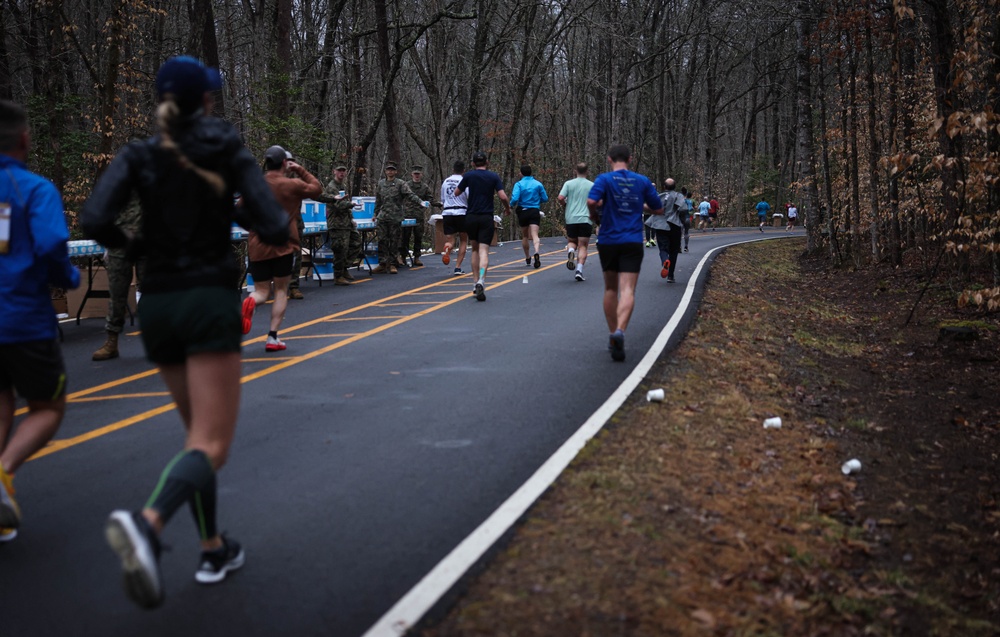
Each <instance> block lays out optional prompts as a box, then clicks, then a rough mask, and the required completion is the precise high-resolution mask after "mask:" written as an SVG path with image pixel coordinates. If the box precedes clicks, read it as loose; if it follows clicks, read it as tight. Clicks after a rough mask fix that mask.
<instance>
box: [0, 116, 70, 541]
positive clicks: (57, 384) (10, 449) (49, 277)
mask: <svg viewBox="0 0 1000 637" xmlns="http://www.w3.org/2000/svg"><path fill="white" fill-rule="evenodd" d="M30 145H31V134H30V130H29V128H28V116H27V114H26V113H25V111H24V109H23V108H21V107H20V106H19V105H17V104H14V103H13V102H8V101H6V100H0V299H3V305H2V309H0V541H9V540H12V539H14V537H15V536H16V535H17V527H18V526H20V523H21V511H20V509H19V508H18V506H17V502H16V501H15V500H14V486H13V477H14V472H15V471H17V470H18V468H19V467H20V466H21V464H22V463H23V462H24V461H25V460H27V459H28V458H30V457H31V456H32V454H34V453H35V452H36V451H38V450H39V449H41V448H42V447H44V446H45V445H46V443H48V441H49V440H51V439H52V436H54V435H55V433H56V430H57V429H58V428H59V423H60V422H62V418H63V413H64V412H65V410H66V367H65V366H64V365H63V358H62V352H61V351H60V348H59V341H58V339H57V337H58V332H59V325H58V323H57V322H56V314H55V310H53V308H52V294H51V292H50V291H49V286H50V285H53V286H56V287H61V288H75V287H77V286H78V285H80V273H79V272H78V271H77V269H76V268H74V267H73V266H72V264H70V262H69V252H68V251H67V247H66V241H67V240H68V239H69V233H68V232H67V231H66V219H65V217H64V216H63V207H62V199H61V198H60V196H59V191H58V190H56V187H55V186H54V185H52V183H51V182H50V181H48V180H47V179H44V178H42V177H39V176H38V175H36V174H34V173H32V172H30V171H29V170H28V168H27V167H26V166H25V162H26V161H27V159H28V149H29V147H30ZM15 392H16V394H17V395H18V396H20V397H21V398H24V399H25V400H26V401H27V403H28V416H27V417H26V418H25V419H24V420H22V421H21V423H20V424H19V425H18V427H17V429H16V430H13V435H11V433H12V429H13V427H14V401H15Z"/></svg>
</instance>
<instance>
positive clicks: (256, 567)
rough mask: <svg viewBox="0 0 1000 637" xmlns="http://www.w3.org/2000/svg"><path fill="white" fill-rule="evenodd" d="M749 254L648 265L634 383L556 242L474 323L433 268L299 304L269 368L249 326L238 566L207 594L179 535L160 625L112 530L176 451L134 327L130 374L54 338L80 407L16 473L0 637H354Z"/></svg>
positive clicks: (231, 510)
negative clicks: (19, 520) (711, 273)
mask: <svg viewBox="0 0 1000 637" xmlns="http://www.w3.org/2000/svg"><path fill="white" fill-rule="evenodd" d="M777 234H778V231H773V230H771V231H769V232H768V236H775V235H777ZM781 234H782V235H784V233H783V232H781ZM757 238H761V237H760V234H759V233H758V232H757V231H756V230H753V231H746V232H722V231H720V232H717V233H712V232H709V233H704V234H702V233H693V234H692V238H691V252H690V253H687V254H681V255H680V259H679V264H678V270H677V280H678V282H677V283H676V284H672V285H671V284H667V283H666V282H665V281H664V280H663V279H661V278H660V276H659V270H660V267H659V264H658V257H657V251H656V250H655V249H647V250H646V259H645V261H644V263H643V271H642V273H641V275H640V279H639V286H638V290H637V300H636V308H635V313H634V315H633V319H632V324H631V326H630V327H629V329H628V332H627V341H626V351H627V354H628V357H627V359H626V361H625V362H624V363H614V362H612V361H611V358H610V356H609V353H608V351H607V326H606V324H605V321H604V316H603V313H602V310H601V298H602V277H601V273H600V265H599V262H598V258H597V255H596V252H595V253H593V257H592V260H590V261H589V262H588V264H587V267H586V276H587V281H586V282H582V283H581V282H576V281H574V279H573V273H572V272H571V271H569V270H567V269H566V267H565V257H564V252H563V250H564V245H565V243H564V241H563V240H562V239H558V238H549V239H545V240H543V250H542V252H543V255H542V268H541V269H538V270H535V269H534V268H530V267H525V264H524V259H523V253H522V252H521V248H520V243H519V242H516V243H506V244H504V245H503V246H501V247H496V248H494V249H493V252H492V254H491V269H490V272H489V274H488V277H487V283H488V285H487V291H486V294H487V301H486V302H485V303H479V302H477V301H476V300H475V299H474V298H473V296H472V294H471V292H472V285H473V280H472V279H471V277H470V276H469V275H465V276H462V277H452V276H450V273H451V271H452V268H453V266H454V263H453V264H452V266H444V265H442V264H441V262H440V258H439V257H438V256H437V255H427V256H425V257H423V260H424V263H425V266H424V267H422V268H415V269H413V270H407V269H401V272H400V274H398V275H395V276H393V275H380V276H376V277H375V278H374V279H371V280H369V278H368V275H367V273H364V274H361V275H359V278H358V280H359V282H358V283H356V284H354V285H352V286H351V287H347V288H345V287H335V286H333V285H332V282H331V284H327V283H324V285H323V286H322V287H319V286H318V283H317V282H315V281H305V282H304V283H303V292H304V293H305V296H306V298H305V300H302V301H291V302H290V305H289V309H288V312H287V314H286V317H285V323H284V327H283V329H282V331H281V337H282V338H283V339H284V340H285V342H286V343H287V344H288V350H287V351H286V352H281V353H280V354H277V355H276V354H266V353H265V352H264V345H263V339H264V337H265V336H266V329H267V320H268V315H269V306H264V307H262V308H259V309H258V313H257V317H256V319H255V322H254V329H253V331H252V332H251V333H250V334H249V335H248V336H247V337H246V341H245V346H244V350H243V356H244V367H243V374H244V386H243V396H242V401H241V413H240V421H239V426H238V429H237V434H236V440H235V442H234V444H233V447H232V449H231V453H230V459H229V463H228V465H227V466H226V467H225V468H224V469H223V470H222V472H221V473H220V475H219V485H220V493H219V520H220V527H221V528H222V529H224V530H226V531H228V532H230V533H231V534H232V536H233V537H235V538H237V539H238V540H239V541H241V542H242V543H243V544H244V546H245V548H246V551H247V564H246V566H245V567H244V568H243V569H242V570H240V571H237V572H235V573H232V574H231V575H230V577H229V578H227V579H226V581H225V582H223V583H221V584H218V585H215V586H205V585H200V584H198V583H196V582H195V581H194V577H193V576H194V570H195V568H196V567H197V561H198V544H197V534H196V531H195V528H194V524H193V523H192V520H191V518H190V515H189V514H188V512H187V511H186V510H181V511H179V512H178V513H177V515H176V516H175V517H174V519H173V520H172V521H171V523H170V525H169V526H168V528H167V529H166V531H165V533H164V536H163V539H164V541H165V543H166V544H168V545H170V546H171V547H172V550H170V551H169V552H167V553H165V554H164V555H163V558H162V560H161V565H162V568H163V571H164V579H165V585H166V590H167V599H166V603H165V604H164V606H163V607H161V608H160V609H158V610H156V611H142V610H139V609H138V608H136V607H134V606H133V605H132V604H131V602H129V601H128V600H127V598H126V597H125V595H124V593H123V592H122V590H121V586H120V573H119V563H118V561H117V558H116V557H115V556H114V555H113V554H112V552H111V551H110V549H109V548H108V547H107V546H106V544H105V542H104V539H103V526H104V521H105V519H106V518H107V515H108V513H109V512H110V511H112V510H113V509H116V508H128V509H135V508H139V507H141V505H142V504H143V503H144V502H145V500H146V498H147V497H148V495H149V493H150V491H151V490H152V488H153V486H154V485H155V483H156V480H157V479H158V477H159V473H160V471H161V470H162V468H163V467H164V466H165V464H166V463H167V462H168V461H169V460H170V458H172V457H173V456H174V455H175V454H176V453H177V452H178V450H179V449H180V448H181V446H182V444H183V428H182V426H181V425H180V420H179V417H178V414H177V412H176V410H174V409H173V408H172V407H171V406H170V405H171V401H170V398H169V396H168V395H167V394H166V389H165V386H164V384H163V382H162V381H161V380H160V379H159V377H158V376H157V375H156V374H155V372H154V371H153V370H152V367H151V366H150V364H149V363H147V362H146V360H145V358H144V357H143V353H142V345H141V341H140V337H139V336H138V327H137V326H136V327H131V328H130V327H128V326H126V334H127V335H126V336H124V337H123V339H122V346H121V349H122V356H121V358H119V359H117V360H113V361H108V362H102V363H95V362H92V361H91V360H90V355H91V353H92V352H93V351H94V350H95V349H96V348H97V347H98V346H99V345H100V344H101V343H102V342H103V340H102V338H103V320H101V319H89V320H85V321H83V323H82V324H81V325H79V326H77V325H75V324H73V323H65V324H64V325H63V331H64V334H65V341H64V356H65V359H66V364H67V368H68V372H69V392H70V398H71V404H70V405H69V406H68V408H67V415H66V418H65V420H64V422H63V425H62V428H61V429H60V431H59V433H58V434H57V436H56V440H55V441H54V443H53V444H52V445H50V447H49V448H47V449H46V450H45V452H44V454H45V455H43V456H42V457H36V459H33V460H32V461H30V462H29V463H27V464H26V465H25V466H24V467H22V469H21V470H20V471H19V472H18V476H17V481H16V486H17V489H18V499H19V501H20V503H21V506H22V509H23V514H24V519H23V525H22V528H21V530H20V535H19V537H18V538H17V539H16V540H15V541H13V542H10V543H7V544H0V635H3V637H35V636H43V635H44V636H48V635H60V636H70V635H134V634H138V635H144V636H157V635H182V634H183V635H276V634H278V635H336V636H351V637H353V636H355V635H362V634H363V633H364V632H365V631H366V630H367V629H368V627H369V626H371V625H372V624H373V623H374V622H375V621H376V620H378V619H379V617H381V616H382V614H384V613H385V612H386V611H387V610H388V609H389V608H390V607H391V606H392V605H393V603H395V602H396V600H398V599H399V598H400V597H401V596H402V595H404V594H405V593H406V592H407V591H408V590H410V588H411V587H413V586H414V585H415V584H416V583H417V582H418V581H419V580H420V579H421V577H422V576H423V575H424V574H425V573H427V572H428V571H429V570H430V569H431V568H433V567H434V565H435V564H437V563H438V562H439V561H440V560H441V559H442V557H443V556H444V555H446V554H447V553H448V552H449V551H450V550H451V549H452V548H453V547H454V546H455V545H456V544H457V543H458V542H460V541H461V540H462V539H463V538H464V537H465V536H466V535H468V533H469V532H470V531H472V530H473V529H475V528H476V526H477V525H478V524H479V523H480V522H481V521H482V520H483V519H484V518H486V517H487V516H489V514H490V513H491V512H492V511H493V510H494V509H495V508H496V507H497V506H498V505H499V504H500V503H501V502H503V501H504V500H505V499H506V498H507V496H508V495H509V494H510V493H512V492H513V491H514V490H516V489H517V488H518V486H519V485H520V484H521V483H522V482H523V481H524V480H525V479H526V478H527V477H528V476H530V475H531V474H532V473H533V472H534V470H535V469H536V468H537V467H538V466H539V465H540V464H541V463H542V462H544V461H545V459H546V458H547V457H548V456H549V455H550V454H551V453H552V452H553V451H554V450H555V449H556V448H558V447H559V445H561V444H562V443H563V442H564V441H565V440H566V439H567V438H568V437H569V436H570V435H571V434H572V433H573V432H574V431H575V430H576V429H577V428H578V427H579V426H580V425H581V423H583V422H584V421H585V420H586V419H587V417H588V416H590V414H592V413H593V412H594V411H595V410H596V409H597V408H598V407H599V406H600V405H601V404H602V403H603V402H604V401H605V400H606V399H607V397H608V396H609V395H610V394H611V393H612V392H613V391H614V389H615V388H616V387H617V386H618V384H619V383H620V382H621V381H622V379H624V378H625V377H626V376H627V375H628V373H629V372H630V370H631V369H632V367H633V366H634V365H635V363H636V362H638V361H639V359H640V358H641V356H642V354H644V353H645V351H646V349H647V348H648V347H649V346H650V344H651V343H652V342H653V340H654V339H655V338H656V336H657V334H658V333H659V332H660V330H661V329H662V327H663V326H664V324H665V323H666V322H667V320H668V319H669V317H670V315H671V313H672V312H673V310H674V308H675V306H676V305H677V302H678V300H679V299H680V297H681V294H682V292H683V288H684V284H686V283H687V281H688V278H689V276H690V274H691V272H692V271H693V269H694V267H695V265H696V264H697V262H698V260H699V259H700V258H701V257H702V256H703V255H704V254H705V253H706V252H707V251H709V250H710V249H712V248H714V247H717V246H719V245H723V244H728V243H735V242H738V241H743V240H747V239H757ZM464 267H465V269H466V271H468V270H469V269H470V267H471V264H470V263H469V262H468V260H467V261H466V263H465V264H464ZM525 277H527V278H526V279H525ZM525 281H526V282H525Z"/></svg>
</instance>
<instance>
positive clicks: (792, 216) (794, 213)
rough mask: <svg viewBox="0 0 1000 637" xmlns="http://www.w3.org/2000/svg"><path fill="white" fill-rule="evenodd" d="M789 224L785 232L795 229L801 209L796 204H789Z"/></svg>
mask: <svg viewBox="0 0 1000 637" xmlns="http://www.w3.org/2000/svg"><path fill="white" fill-rule="evenodd" d="M787 212H788V226H787V227H786V228H785V232H788V231H789V230H794V229H795V222H796V221H797V220H798V217H799V209H798V208H796V207H795V204H792V205H790V206H788V211H787Z"/></svg>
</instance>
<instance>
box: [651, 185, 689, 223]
mask: <svg viewBox="0 0 1000 637" xmlns="http://www.w3.org/2000/svg"><path fill="white" fill-rule="evenodd" d="M660 201H662V202H663V214H662V215H649V218H648V219H646V225H647V226H649V227H650V228H653V229H654V230H669V229H670V226H669V225H667V224H673V225H675V226H683V225H684V222H683V221H681V215H680V211H681V208H682V207H684V208H687V203H685V202H684V195H682V194H681V193H679V192H677V191H676V190H668V191H666V192H661V193H660Z"/></svg>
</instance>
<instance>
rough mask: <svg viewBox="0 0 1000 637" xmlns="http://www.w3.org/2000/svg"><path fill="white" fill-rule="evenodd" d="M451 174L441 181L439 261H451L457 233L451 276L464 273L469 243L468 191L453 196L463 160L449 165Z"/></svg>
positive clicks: (463, 165) (462, 170) (459, 180)
mask: <svg viewBox="0 0 1000 637" xmlns="http://www.w3.org/2000/svg"><path fill="white" fill-rule="evenodd" d="M451 170H452V174H451V175H450V176H449V177H448V178H447V179H445V180H444V181H443V182H442V183H441V205H442V209H441V232H442V234H444V251H442V252H441V263H444V264H445V265H448V264H450V263H451V249H452V246H454V244H455V235H456V234H457V235H458V240H459V246H458V263H456V264H455V271H454V272H452V275H453V276H460V275H462V274H465V272H463V271H462V261H464V260H465V249H466V247H467V246H468V245H469V235H468V233H466V232H465V223H464V222H465V210H466V208H467V207H468V203H469V193H467V192H466V193H462V195H461V196H455V188H456V187H458V184H459V183H460V182H461V181H462V173H464V172H465V162H463V161H456V162H455V164H454V165H453V166H452V167H451Z"/></svg>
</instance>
